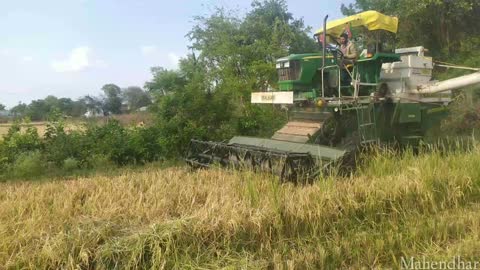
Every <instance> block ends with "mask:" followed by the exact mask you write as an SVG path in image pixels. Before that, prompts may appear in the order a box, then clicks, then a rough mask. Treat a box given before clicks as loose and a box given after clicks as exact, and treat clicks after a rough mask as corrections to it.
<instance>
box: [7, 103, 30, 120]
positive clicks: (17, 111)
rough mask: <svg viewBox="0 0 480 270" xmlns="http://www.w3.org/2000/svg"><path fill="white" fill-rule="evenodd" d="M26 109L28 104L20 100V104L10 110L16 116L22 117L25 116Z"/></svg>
mask: <svg viewBox="0 0 480 270" xmlns="http://www.w3.org/2000/svg"><path fill="white" fill-rule="evenodd" d="M26 110H27V104H25V103H21V102H20V103H18V105H16V106H14V107H13V108H11V109H10V112H11V113H12V114H13V116H14V117H21V116H25V112H26Z"/></svg>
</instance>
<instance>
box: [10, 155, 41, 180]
mask: <svg viewBox="0 0 480 270" xmlns="http://www.w3.org/2000/svg"><path fill="white" fill-rule="evenodd" d="M44 166H45V162H44V160H43V158H42V154H41V153H40V152H39V151H33V152H24V153H21V154H19V156H17V157H16V159H15V162H14V163H13V164H12V165H11V166H10V167H9V173H10V174H11V175H12V176H14V177H17V178H31V177H35V176H40V175H42V174H43V172H44V171H45V167H44Z"/></svg>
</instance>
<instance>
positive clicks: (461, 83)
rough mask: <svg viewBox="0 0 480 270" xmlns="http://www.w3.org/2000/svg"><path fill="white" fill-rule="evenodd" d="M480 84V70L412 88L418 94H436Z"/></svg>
mask: <svg viewBox="0 0 480 270" xmlns="http://www.w3.org/2000/svg"><path fill="white" fill-rule="evenodd" d="M476 84H480V72H475V73H472V74H469V75H465V76H460V77H457V78H453V79H449V80H445V81H441V82H435V83H430V84H424V85H420V86H419V87H418V89H415V90H410V91H412V92H414V93H416V94H434V93H440V92H445V91H449V90H455V89H459V88H463V87H467V86H472V85H476Z"/></svg>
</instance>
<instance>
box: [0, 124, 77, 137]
mask: <svg viewBox="0 0 480 270" xmlns="http://www.w3.org/2000/svg"><path fill="white" fill-rule="evenodd" d="M11 126H12V124H11V123H8V124H0V139H1V138H2V137H3V135H5V134H7V133H8V130H9V129H10V127H11ZM32 126H33V127H35V128H36V129H37V131H38V135H40V136H43V135H44V134H45V131H46V129H47V122H32V123H29V124H22V125H21V130H22V131H25V130H26V129H27V128H28V127H32ZM79 128H81V123H67V124H66V130H67V131H68V130H76V129H79Z"/></svg>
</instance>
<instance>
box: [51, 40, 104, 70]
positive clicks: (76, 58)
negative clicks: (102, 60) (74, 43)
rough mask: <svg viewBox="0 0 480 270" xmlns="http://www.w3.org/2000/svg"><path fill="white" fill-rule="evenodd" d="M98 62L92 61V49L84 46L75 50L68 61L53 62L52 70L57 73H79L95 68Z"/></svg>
mask: <svg viewBox="0 0 480 270" xmlns="http://www.w3.org/2000/svg"><path fill="white" fill-rule="evenodd" d="M96 62H98V60H97V61H92V59H91V49H90V48H89V47H87V46H82V47H77V48H75V49H73V50H72V51H71V52H70V55H69V56H68V58H67V59H65V60H60V61H58V60H54V61H52V68H53V69H54V70H55V71H56V72H78V71H82V70H85V69H87V68H89V67H92V66H94V65H95V63H96Z"/></svg>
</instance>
